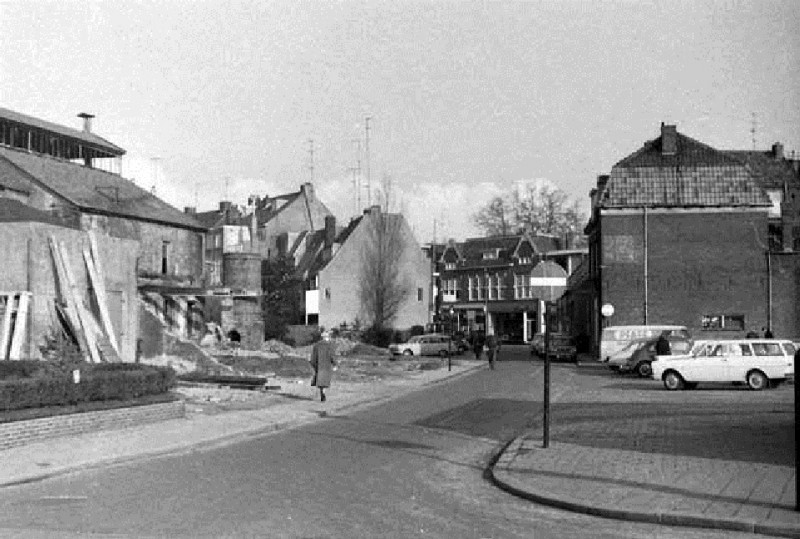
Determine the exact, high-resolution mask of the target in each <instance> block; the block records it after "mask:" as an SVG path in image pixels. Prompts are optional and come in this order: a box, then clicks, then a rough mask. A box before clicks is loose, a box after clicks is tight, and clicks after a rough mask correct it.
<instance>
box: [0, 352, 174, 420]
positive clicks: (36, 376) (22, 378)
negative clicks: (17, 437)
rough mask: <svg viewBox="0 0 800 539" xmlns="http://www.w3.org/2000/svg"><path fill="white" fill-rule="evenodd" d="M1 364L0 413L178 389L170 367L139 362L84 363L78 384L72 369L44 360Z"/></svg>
mask: <svg viewBox="0 0 800 539" xmlns="http://www.w3.org/2000/svg"><path fill="white" fill-rule="evenodd" d="M25 363H38V365H24V364H25ZM11 364H18V366H16V367H11V366H10V365H11ZM0 365H1V366H2V367H0V410H18V409H22V408H38V407H43V406H63V405H70V404H78V403H81V402H89V401H104V400H129V399H134V398H137V397H141V396H143V395H159V394H162V393H166V392H167V391H169V390H170V389H171V388H172V387H174V386H175V371H173V370H172V369H171V368H169V367H155V366H151V365H141V364H136V363H113V364H83V365H81V366H80V369H79V370H80V382H79V383H77V384H76V383H75V382H74V380H73V376H72V371H71V370H64V369H61V370H59V369H58V368H54V367H56V366H55V365H53V364H50V365H48V362H44V361H40V362H36V361H25V362H22V361H7V362H0Z"/></svg>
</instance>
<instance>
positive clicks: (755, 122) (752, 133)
mask: <svg viewBox="0 0 800 539" xmlns="http://www.w3.org/2000/svg"><path fill="white" fill-rule="evenodd" d="M757 128H758V120H757V119H756V113H755V112H754V113H753V123H752V125H751V126H750V137H751V138H752V140H753V150H755V149H756V130H757Z"/></svg>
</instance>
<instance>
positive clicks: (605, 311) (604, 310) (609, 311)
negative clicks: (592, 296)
mask: <svg viewBox="0 0 800 539" xmlns="http://www.w3.org/2000/svg"><path fill="white" fill-rule="evenodd" d="M600 314H602V315H603V316H605V317H606V318H608V317H609V316H614V306H613V305H611V304H610V303H604V304H603V306H602V307H601V308H600Z"/></svg>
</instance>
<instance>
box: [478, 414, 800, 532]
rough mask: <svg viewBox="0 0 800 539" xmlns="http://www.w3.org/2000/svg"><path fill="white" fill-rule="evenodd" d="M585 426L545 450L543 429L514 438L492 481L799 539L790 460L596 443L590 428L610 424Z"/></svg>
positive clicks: (607, 508) (582, 503)
mask: <svg viewBox="0 0 800 539" xmlns="http://www.w3.org/2000/svg"><path fill="white" fill-rule="evenodd" d="M623 425H625V426H629V425H630V424H629V423H623ZM580 428H581V429H583V431H582V432H583V435H582V436H580V437H578V438H577V439H576V438H574V437H573V438H572V439H571V440H570V441H571V443H564V442H558V441H553V437H552V436H551V440H550V444H549V447H548V448H547V449H544V448H543V447H542V439H541V437H540V435H541V434H540V432H538V433H528V434H526V435H523V436H521V437H519V438H517V439H515V440H512V441H511V442H510V443H509V444H508V445H507V446H506V447H505V448H503V450H501V452H500V453H499V455H498V457H497V458H496V461H495V462H494V463H493V465H492V466H491V467H490V469H489V471H490V476H491V478H492V480H493V482H494V483H495V484H496V485H498V486H499V487H500V488H502V489H504V490H506V491H508V492H511V493H513V494H515V495H517V496H521V497H523V498H527V499H529V500H532V501H535V502H537V503H542V504H546V505H552V506H555V507H559V508H561V509H566V510H569V511H575V512H579V513H586V514H590V515H597V516H603V517H608V518H617V519H624V520H633V521H640V522H653V523H661V524H665V525H673V526H676V525H677V526H692V527H700V528H716V529H722V530H736V531H744V532H752V533H759V534H765V535H775V536H780V537H800V512H796V511H795V468H794V467H793V466H786V465H776V464H765V463H762V462H750V461H745V460H722V459H712V458H702V457H695V456H687V455H682V454H665V453H662V452H657V451H652V450H651V451H636V450H628V449H617V448H606V447H599V445H600V444H596V443H592V440H593V439H594V436H595V435H596V434H597V432H592V430H593V429H595V430H597V429H599V430H602V429H607V428H608V429H613V428H614V426H613V424H605V423H603V424H600V425H595V426H591V425H585V426H583V427H580ZM581 438H584V439H586V440H587V444H585V445H584V444H579V443H574V442H576V441H577V440H580V439H581Z"/></svg>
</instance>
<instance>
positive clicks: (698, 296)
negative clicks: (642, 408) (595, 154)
mask: <svg viewBox="0 0 800 539" xmlns="http://www.w3.org/2000/svg"><path fill="white" fill-rule="evenodd" d="M735 153H736V152H723V151H719V150H716V149H714V148H711V147H710V146H707V145H705V144H702V143H701V142H698V141H696V140H694V139H691V138H690V137H687V136H685V135H683V134H681V133H678V132H677V129H676V128H675V126H670V125H664V124H662V126H661V133H660V136H659V137H658V138H657V139H654V140H651V141H648V142H646V143H645V144H644V146H643V147H642V148H641V149H640V150H638V151H636V152H634V153H633V154H631V155H629V156H628V157H626V158H624V159H623V160H621V161H620V162H618V163H617V164H616V165H614V166H613V167H612V169H611V174H610V175H608V176H600V177H599V178H598V180H597V186H596V188H595V189H593V190H592V193H591V197H592V214H591V218H590V221H589V223H588V225H587V227H586V233H587V235H588V237H589V260H588V267H587V268H585V271H582V272H581V278H580V279H576V280H575V282H574V283H573V288H572V289H571V290H570V292H569V293H568V297H570V298H571V301H572V302H573V303H572V305H573V307H574V310H573V314H572V315H571V316H573V318H576V317H577V313H580V316H581V317H582V318H581V320H583V322H581V326H583V324H586V326H584V327H581V328H579V329H577V330H576V331H575V333H582V332H584V331H588V332H589V333H590V339H591V342H592V343H593V344H594V345H595V346H596V345H597V343H598V342H599V334H600V332H601V330H602V328H603V327H604V326H607V325H628V324H634V325H639V324H678V325H685V326H687V327H688V328H689V330H690V331H691V332H692V334H693V335H694V336H695V338H701V337H708V338H714V337H739V336H744V335H745V334H747V333H748V332H751V331H756V332H758V331H761V330H762V328H771V329H772V330H773V332H774V333H776V334H778V335H782V336H787V337H793V336H795V335H797V333H798V329H797V326H796V324H797V320H798V318H797V315H796V307H794V305H793V306H792V309H790V311H794V313H792V312H783V313H781V315H780V316H777V314H776V311H775V309H776V303H775V301H774V297H777V296H778V295H779V293H778V292H777V286H778V280H777V279H776V278H775V272H776V262H775V260H774V259H775V258H776V257H775V255H774V253H773V251H774V250H775V249H776V248H777V247H778V246H779V245H780V250H781V252H782V253H784V252H785V253H786V255H785V256H784V258H783V260H784V266H786V268H785V269H786V270H787V271H788V273H789V274H791V276H785V277H787V278H784V281H785V282H784V283H782V284H781V285H780V286H781V287H782V288H783V289H784V290H785V291H786V292H787V294H789V295H790V296H791V297H793V298H795V299H794V300H793V301H794V303H796V300H797V295H796V292H791V291H790V290H789V288H796V270H795V269H791V268H792V267H796V266H793V265H794V262H790V259H791V260H792V261H796V257H794V256H793V255H792V254H790V253H789V251H784V247H786V246H787V243H786V241H785V240H784V239H783V237H782V238H781V239H780V241H778V240H776V236H777V234H776V231H777V230H778V229H781V230H782V229H783V228H784V227H781V226H777V223H780V222H781V216H780V212H779V211H778V212H777V213H776V212H775V208H776V206H777V207H778V208H780V205H781V203H783V202H784V200H783V198H781V199H780V200H779V201H777V202H776V201H775V200H774V198H773V199H771V197H772V196H773V195H772V194H770V193H769V189H766V187H767V186H766V185H765V184H764V183H763V181H764V179H763V178H759V176H758V174H757V173H756V172H754V168H753V167H752V166H751V165H750V164H748V162H747V159H744V158H742V156H741V155H735ZM789 170H791V166H789ZM794 181H796V177H795V179H794ZM784 192H785V193H787V194H788V193H790V192H791V188H790V187H789V186H788V185H786V186H785V187H782V188H781V193H784ZM789 228H790V227H789ZM792 281H794V282H792ZM573 291H574V293H573ZM791 294H794V295H793V296H792V295H791ZM589 298H590V299H589ZM587 303H589V304H590V307H589V308H588V309H587V305H586V304H587ZM604 305H608V306H611V307H613V313H614V314H613V315H611V316H608V317H603V316H602V315H601V310H602V307H603V306H604ZM587 310H588V311H589V312H590V313H591V320H589V321H587V320H586V318H587V317H586V313H587Z"/></svg>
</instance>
